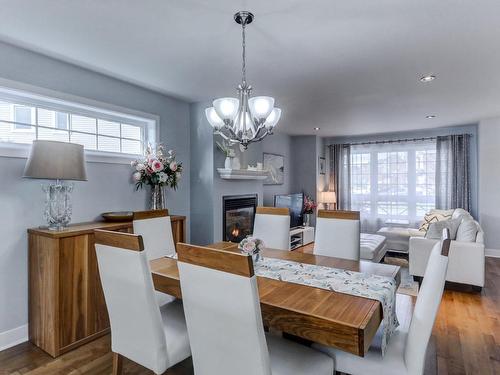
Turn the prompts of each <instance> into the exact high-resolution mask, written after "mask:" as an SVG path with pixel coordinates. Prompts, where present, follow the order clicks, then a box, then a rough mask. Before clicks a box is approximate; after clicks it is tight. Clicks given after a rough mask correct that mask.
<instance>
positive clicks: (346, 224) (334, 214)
mask: <svg viewBox="0 0 500 375" xmlns="http://www.w3.org/2000/svg"><path fill="white" fill-rule="evenodd" d="M313 253H314V254H315V255H326V256H330V257H336V258H344V259H351V260H359V257H360V221H359V212H358V211H329V210H319V211H318V218H317V219H316V235H315V239H314V250H313Z"/></svg>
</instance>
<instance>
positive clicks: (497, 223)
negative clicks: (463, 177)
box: [479, 117, 500, 255]
mask: <svg viewBox="0 0 500 375" xmlns="http://www.w3.org/2000/svg"><path fill="white" fill-rule="evenodd" d="M499 146H500V117H497V118H494V119H489V120H484V121H481V122H480V123H479V221H480V223H481V226H482V228H483V230H484V233H485V239H486V248H488V249H496V250H499V251H500V189H499V187H500V150H499ZM497 255H498V254H497Z"/></svg>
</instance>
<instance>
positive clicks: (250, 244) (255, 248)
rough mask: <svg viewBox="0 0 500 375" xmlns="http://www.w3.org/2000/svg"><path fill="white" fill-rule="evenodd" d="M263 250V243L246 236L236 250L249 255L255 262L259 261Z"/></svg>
mask: <svg viewBox="0 0 500 375" xmlns="http://www.w3.org/2000/svg"><path fill="white" fill-rule="evenodd" d="M264 248H265V245H264V241H262V240H261V239H258V238H255V237H251V236H247V237H246V238H244V239H243V240H241V242H240V243H239V244H238V249H239V250H240V251H241V253H242V254H246V255H251V256H252V258H253V259H254V261H256V262H257V261H258V260H259V259H260V252H261V251H262V250H264Z"/></svg>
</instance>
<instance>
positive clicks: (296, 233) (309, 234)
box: [290, 227, 314, 250]
mask: <svg viewBox="0 0 500 375" xmlns="http://www.w3.org/2000/svg"><path fill="white" fill-rule="evenodd" d="M312 242H314V227H295V228H292V229H290V250H295V249H296V248H298V247H301V246H304V245H307V244H310V243H312Z"/></svg>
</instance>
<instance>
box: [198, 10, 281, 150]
mask: <svg viewBox="0 0 500 375" xmlns="http://www.w3.org/2000/svg"><path fill="white" fill-rule="evenodd" d="M253 19H254V16H253V14H252V13H250V12H245V11H241V12H238V13H236V14H235V15H234V20H235V21H236V23H238V24H240V25H241V28H242V44H241V45H242V60H243V64H242V69H241V74H242V78H241V83H240V84H239V85H238V87H237V90H238V98H220V99H216V100H214V101H213V107H210V108H207V109H205V115H206V116H207V120H208V122H209V123H210V125H211V126H212V127H213V129H214V134H219V135H220V136H221V137H222V138H224V139H225V140H226V141H229V142H230V143H231V144H236V143H239V144H241V145H242V146H243V148H244V149H245V150H246V149H247V147H248V145H249V144H250V143H252V142H258V141H261V140H262V139H264V137H266V136H267V135H269V134H272V133H273V129H274V127H275V126H276V124H277V123H278V121H279V119H280V116H281V109H279V108H275V107H274V98H271V97H270V96H255V97H250V94H251V92H252V86H250V85H249V84H248V83H247V78H246V51H245V47H246V46H245V27H246V26H247V25H248V24H250V23H251V22H252V21H253Z"/></svg>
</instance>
